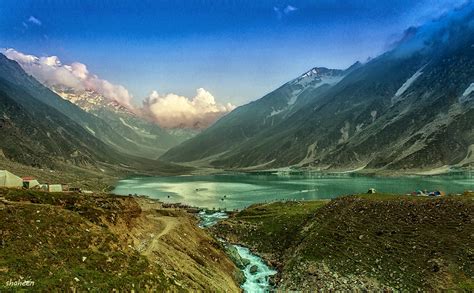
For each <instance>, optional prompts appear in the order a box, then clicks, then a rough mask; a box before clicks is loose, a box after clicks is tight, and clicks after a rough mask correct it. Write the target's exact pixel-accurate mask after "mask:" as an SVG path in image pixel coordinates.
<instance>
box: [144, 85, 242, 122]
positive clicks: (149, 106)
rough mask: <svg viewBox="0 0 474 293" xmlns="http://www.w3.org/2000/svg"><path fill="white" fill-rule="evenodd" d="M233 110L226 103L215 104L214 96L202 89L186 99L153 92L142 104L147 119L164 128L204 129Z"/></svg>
mask: <svg viewBox="0 0 474 293" xmlns="http://www.w3.org/2000/svg"><path fill="white" fill-rule="evenodd" d="M233 109H235V106H234V105H232V104H230V103H227V104H226V105H220V104H218V103H216V100H215V98H214V96H213V95H212V94H211V93H210V92H208V91H206V90H205V89H203V88H199V89H197V90H196V96H194V97H193V98H187V97H184V96H180V95H176V94H166V95H163V96H162V95H160V94H158V92H156V91H153V92H152V93H151V94H150V96H149V97H148V98H147V99H146V100H145V101H144V102H143V109H142V110H143V111H144V113H145V115H146V116H147V117H149V118H150V119H152V120H154V121H156V122H157V123H158V124H160V125H161V126H162V127H166V128H195V129H198V128H206V127H208V126H210V125H211V124H212V123H214V121H216V120H217V119H218V118H220V117H222V116H223V115H224V114H226V113H228V112H230V111H232V110H233Z"/></svg>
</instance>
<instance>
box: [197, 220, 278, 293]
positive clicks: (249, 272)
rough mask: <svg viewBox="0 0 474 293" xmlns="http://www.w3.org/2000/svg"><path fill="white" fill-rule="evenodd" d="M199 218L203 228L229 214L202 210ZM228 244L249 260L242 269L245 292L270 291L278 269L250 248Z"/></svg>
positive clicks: (244, 258) (242, 286)
mask: <svg viewBox="0 0 474 293" xmlns="http://www.w3.org/2000/svg"><path fill="white" fill-rule="evenodd" d="M199 218H200V219H201V223H200V224H199V226H200V227H201V228H207V227H210V226H212V225H215V224H216V223H217V222H219V221H220V220H223V219H227V218H228V215H227V214H226V213H225V212H220V211H219V212H213V213H208V212H205V211H201V212H200V213H199ZM227 245H231V246H233V247H234V248H235V249H236V250H237V253H238V254H239V256H240V257H241V258H242V259H243V260H245V261H246V262H248V264H247V265H246V266H245V268H244V269H243V270H242V272H243V273H244V276H245V282H244V283H243V284H241V288H242V289H243V290H244V292H251V293H254V292H268V291H270V289H271V285H270V277H271V276H273V275H275V274H276V273H277V271H275V270H273V269H272V268H270V267H269V266H267V264H266V263H265V262H264V261H263V259H261V258H260V257H258V256H257V255H255V254H253V253H252V252H251V251H250V250H249V249H248V248H246V247H243V246H240V245H234V244H229V243H227Z"/></svg>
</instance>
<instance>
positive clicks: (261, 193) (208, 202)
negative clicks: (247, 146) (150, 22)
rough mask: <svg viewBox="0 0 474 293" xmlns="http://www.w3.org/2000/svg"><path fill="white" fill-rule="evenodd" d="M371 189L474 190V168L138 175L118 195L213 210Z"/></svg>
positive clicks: (403, 191)
mask: <svg viewBox="0 0 474 293" xmlns="http://www.w3.org/2000/svg"><path fill="white" fill-rule="evenodd" d="M369 188H375V189H376V190H377V191H378V192H386V193H399V194H406V193H410V192H412V191H415V190H418V189H420V190H428V191H434V190H440V191H444V192H446V193H461V192H463V191H465V190H473V189H474V179H473V176H472V173H456V174H447V175H439V176H406V177H376V176H361V175H357V174H337V175H336V174H333V175H330V174H319V173H304V174H291V175H290V174H270V173H269V174H245V173H244V174H241V173H231V174H221V175H206V176H175V177H134V178H127V179H124V180H121V181H119V182H118V184H117V186H116V188H115V189H114V191H113V192H114V193H115V194H119V195H128V194H137V195H147V196H150V197H151V198H156V199H160V200H162V201H163V202H173V203H177V202H179V203H183V204H188V205H191V206H196V207H201V208H210V209H213V208H215V209H227V210H233V209H241V208H244V207H247V206H249V205H251V204H254V203H262V202H269V201H275V200H293V199H295V200H310V199H329V198H335V197H338V196H342V195H349V194H354V193H365V192H367V190H368V189H369Z"/></svg>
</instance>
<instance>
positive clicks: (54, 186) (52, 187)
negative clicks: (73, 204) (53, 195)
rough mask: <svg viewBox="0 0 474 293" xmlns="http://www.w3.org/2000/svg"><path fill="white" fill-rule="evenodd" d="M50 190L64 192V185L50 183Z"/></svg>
mask: <svg viewBox="0 0 474 293" xmlns="http://www.w3.org/2000/svg"><path fill="white" fill-rule="evenodd" d="M48 191H49V192H63V186H62V185H61V184H48Z"/></svg>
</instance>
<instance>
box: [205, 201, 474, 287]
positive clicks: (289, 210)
mask: <svg viewBox="0 0 474 293" xmlns="http://www.w3.org/2000/svg"><path fill="white" fill-rule="evenodd" d="M473 224H474V194H472V193H471V194H467V193H466V194H465V195H463V196H448V197H444V198H425V197H411V196H395V195H361V196H349V197H343V198H339V199H335V200H332V201H330V202H321V201H320V202H318V201H315V202H314V201H313V202H311V201H309V202H288V203H272V204H265V205H255V206H252V207H250V208H249V209H246V210H244V211H242V212H240V213H237V214H236V215H235V216H233V217H232V218H230V219H229V220H226V221H224V222H222V223H220V224H219V225H217V226H216V227H215V228H214V232H215V233H217V234H218V235H219V236H220V237H223V238H226V239H228V240H229V241H231V242H237V243H242V244H244V245H248V246H249V247H251V248H252V249H254V250H255V251H257V252H259V253H260V254H261V255H262V256H263V257H265V258H266V259H267V260H269V261H270V262H271V263H272V264H273V265H274V266H276V267H277V268H278V270H279V272H280V274H279V278H278V280H277V286H278V287H279V288H281V289H287V290H288V289H292V290H302V289H318V288H319V289H324V290H328V289H336V290H349V289H352V290H353V289H354V288H359V289H369V290H381V289H397V290H410V291H414V290H420V289H421V290H434V289H440V288H443V289H468V290H473V289H474V281H473V280H474V250H473V249H472V243H474V238H473V237H474V225H473Z"/></svg>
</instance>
